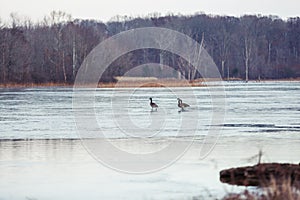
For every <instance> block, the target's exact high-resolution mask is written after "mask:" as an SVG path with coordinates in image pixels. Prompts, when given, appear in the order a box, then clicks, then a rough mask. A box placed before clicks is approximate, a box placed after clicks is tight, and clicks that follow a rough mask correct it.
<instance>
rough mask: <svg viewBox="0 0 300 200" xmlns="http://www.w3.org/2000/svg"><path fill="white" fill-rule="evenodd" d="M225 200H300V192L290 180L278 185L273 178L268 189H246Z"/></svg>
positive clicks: (226, 197) (230, 195) (228, 196)
mask: <svg viewBox="0 0 300 200" xmlns="http://www.w3.org/2000/svg"><path fill="white" fill-rule="evenodd" d="M223 200H300V190H299V187H295V186H292V185H291V181H290V180H289V179H286V180H285V181H284V182H283V183H281V184H278V183H277V182H276V179H274V178H273V179H272V180H271V185H269V186H268V187H262V188H259V189H257V190H256V191H249V190H247V189H246V190H245V191H244V192H241V193H238V194H228V195H226V196H225V197H224V198H223Z"/></svg>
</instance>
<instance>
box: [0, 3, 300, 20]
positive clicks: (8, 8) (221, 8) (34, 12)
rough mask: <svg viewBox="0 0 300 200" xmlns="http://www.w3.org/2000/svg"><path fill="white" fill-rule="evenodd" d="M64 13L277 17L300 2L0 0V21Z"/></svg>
mask: <svg viewBox="0 0 300 200" xmlns="http://www.w3.org/2000/svg"><path fill="white" fill-rule="evenodd" d="M53 10H55V11H58V10H61V11H65V12H67V13H69V14H71V15H72V17H73V18H81V19H96V20H101V21H104V22H106V21H108V20H110V19H111V18H112V17H113V16H116V15H127V16H137V15H142V16H145V15H147V14H149V13H154V12H158V13H161V14H163V15H164V14H167V13H168V12H172V13H175V14H177V13H181V14H194V13H195V12H204V13H206V14H213V15H216V14H217V15H233V16H241V15H243V14H262V15H278V16H279V17H281V18H284V19H286V18H287V17H295V16H300V0H251V1H249V0H247V1H244V0H181V1H178V0H147V1H145V0H124V1H121V0H80V1H79V0H0V18H1V19H2V21H7V20H8V19H9V14H10V13H12V12H16V13H18V14H19V15H20V16H27V17H29V18H31V19H32V20H33V21H37V20H42V19H43V17H44V16H45V15H48V14H49V13H50V12H51V11H53Z"/></svg>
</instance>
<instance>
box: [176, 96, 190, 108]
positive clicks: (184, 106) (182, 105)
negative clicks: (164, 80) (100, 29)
mask: <svg viewBox="0 0 300 200" xmlns="http://www.w3.org/2000/svg"><path fill="white" fill-rule="evenodd" d="M177 100H178V107H179V108H181V110H184V108H187V107H190V105H189V104H187V103H182V100H181V99H180V98H177Z"/></svg>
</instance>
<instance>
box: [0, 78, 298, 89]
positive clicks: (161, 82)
mask: <svg viewBox="0 0 300 200" xmlns="http://www.w3.org/2000/svg"><path fill="white" fill-rule="evenodd" d="M214 81H220V80H218V79H209V80H207V79H206V80H205V81H204V80H203V79H196V80H193V81H187V80H178V79H158V80H156V81H153V80H151V81H140V80H138V81H119V82H99V83H98V86H97V88H132V87H205V86H206V82H214ZM223 81H231V82H234V81H240V82H245V80H242V79H235V78H233V79H229V80H227V79H224V80H223ZM299 81H300V78H291V79H265V80H249V81H248V82H250V83H253V82H299ZM36 87H41V88H43V87H66V88H72V87H74V84H73V83H52V82H51V83H6V84H3V83H2V84H0V88H36ZM82 87H86V88H88V87H94V84H85V85H84V86H82Z"/></svg>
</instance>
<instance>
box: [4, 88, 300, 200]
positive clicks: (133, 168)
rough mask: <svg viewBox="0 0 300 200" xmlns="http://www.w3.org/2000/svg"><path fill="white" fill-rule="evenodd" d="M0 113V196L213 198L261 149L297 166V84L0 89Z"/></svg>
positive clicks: (299, 154)
mask: <svg viewBox="0 0 300 200" xmlns="http://www.w3.org/2000/svg"><path fill="white" fill-rule="evenodd" d="M214 90H217V91H219V92H221V94H219V93H218V94H217V95H214V94H213V91H214ZM76 92H77V93H80V97H82V98H79V99H77V100H76V98H75V96H76V94H74V93H76ZM149 97H152V98H153V101H154V102H155V103H157V104H158V105H159V108H158V109H157V111H155V110H153V111H152V110H151V107H150V106H149ZM177 97H180V98H182V99H183V101H184V102H186V103H189V104H190V107H189V108H188V109H186V110H185V111H181V110H180V109H179V108H178V107H177V99H176V98H177ZM74 99H75V100H74ZM90 100H92V102H93V104H91V103H90ZM220 100H221V101H220ZM223 100H224V101H223ZM0 112H1V115H0V124H1V129H0V199H193V198H199V199H201V198H204V199H209V198H212V199H213V198H221V197H222V196H223V195H225V194H227V193H229V192H232V191H239V190H241V189H243V188H240V187H235V186H229V185H226V184H222V183H220V182H219V171H220V170H222V169H224V168H230V167H237V166H244V165H253V164H256V163H257V160H258V158H257V157H256V155H257V154H258V152H259V150H262V152H263V157H262V160H263V161H264V162H290V163H299V162H300V145H299V144H300V82H250V83H247V84H246V83H243V82H224V83H215V85H212V86H208V87H197V88H196V87H194V88H137V89H134V90H132V89H125V88H117V89H100V88H99V89H96V90H94V89H80V90H78V91H75V92H74V91H73V88H57V87H51V88H20V89H0ZM103 141H104V142H106V143H103ZM99 144H101V145H99ZM104 147H106V148H104ZM107 148H108V149H107ZM115 149H117V150H119V151H118V152H117V151H115ZM203 149H204V150H203ZM203 151H204V153H205V154H203ZM174 152H175V153H174ZM124 155H125V156H124ZM135 155H137V156H136V157H135ZM145 158H147V159H145ZM140 161H142V162H140ZM135 172H136V173H135Z"/></svg>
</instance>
